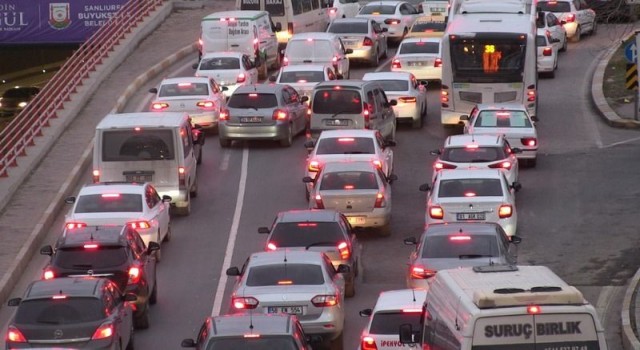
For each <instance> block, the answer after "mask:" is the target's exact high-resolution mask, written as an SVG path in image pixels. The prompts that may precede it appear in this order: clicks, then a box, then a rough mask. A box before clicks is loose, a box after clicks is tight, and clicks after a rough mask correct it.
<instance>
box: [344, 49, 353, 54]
mask: <svg viewBox="0 0 640 350" xmlns="http://www.w3.org/2000/svg"><path fill="white" fill-rule="evenodd" d="M344 53H345V54H347V55H348V54H352V53H353V49H346V50H344Z"/></svg>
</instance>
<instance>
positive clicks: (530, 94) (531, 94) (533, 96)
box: [527, 90, 536, 102]
mask: <svg viewBox="0 0 640 350" xmlns="http://www.w3.org/2000/svg"><path fill="white" fill-rule="evenodd" d="M535 100H536V90H529V91H527V101H529V102H532V101H535Z"/></svg>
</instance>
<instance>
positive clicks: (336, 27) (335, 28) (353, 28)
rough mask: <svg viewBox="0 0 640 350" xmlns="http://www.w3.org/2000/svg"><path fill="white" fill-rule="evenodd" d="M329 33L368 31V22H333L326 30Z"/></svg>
mask: <svg viewBox="0 0 640 350" xmlns="http://www.w3.org/2000/svg"><path fill="white" fill-rule="evenodd" d="M328 32H329V33H336V34H345V33H361V34H365V33H369V23H367V22H346V23H345V22H334V23H333V24H332V25H331V26H330V27H329V30H328Z"/></svg>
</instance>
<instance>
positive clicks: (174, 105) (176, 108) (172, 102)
mask: <svg viewBox="0 0 640 350" xmlns="http://www.w3.org/2000/svg"><path fill="white" fill-rule="evenodd" d="M207 100H208V96H166V97H161V98H159V99H158V101H162V102H165V103H167V104H168V105H169V107H167V108H165V109H163V110H162V111H163V112H185V111H200V107H198V105H197V103H198V102H200V101H207Z"/></svg>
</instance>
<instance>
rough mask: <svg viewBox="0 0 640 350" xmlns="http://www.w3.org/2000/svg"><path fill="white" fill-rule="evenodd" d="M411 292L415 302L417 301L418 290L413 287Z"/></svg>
mask: <svg viewBox="0 0 640 350" xmlns="http://www.w3.org/2000/svg"><path fill="white" fill-rule="evenodd" d="M411 294H413V302H414V303H415V302H416V290H415V289H414V288H411Z"/></svg>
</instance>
